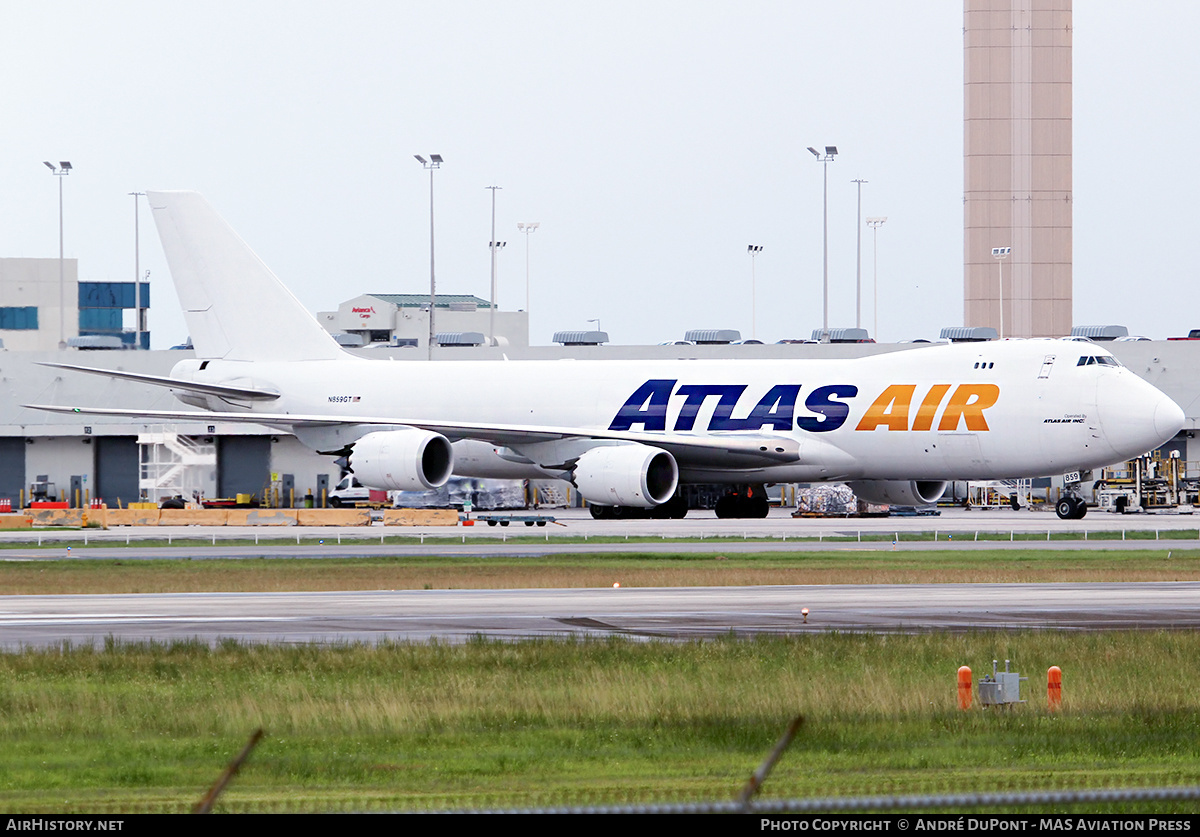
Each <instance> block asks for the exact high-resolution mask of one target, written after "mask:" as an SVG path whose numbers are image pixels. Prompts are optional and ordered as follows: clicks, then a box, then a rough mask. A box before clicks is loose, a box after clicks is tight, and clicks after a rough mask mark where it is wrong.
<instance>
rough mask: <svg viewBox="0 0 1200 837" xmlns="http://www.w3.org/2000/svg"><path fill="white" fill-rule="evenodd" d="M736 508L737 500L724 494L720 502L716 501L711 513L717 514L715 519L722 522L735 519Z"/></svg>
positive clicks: (730, 495)
mask: <svg viewBox="0 0 1200 837" xmlns="http://www.w3.org/2000/svg"><path fill="white" fill-rule="evenodd" d="M737 506H738V502H737V498H736V497H734V496H733V495H732V494H726V495H725V496H724V497H722V498H721V499H720V500H717V505H716V506H715V507H714V508H713V511H715V512H716V513H717V517H719V518H721V519H722V520H724V519H727V518H731V517H737Z"/></svg>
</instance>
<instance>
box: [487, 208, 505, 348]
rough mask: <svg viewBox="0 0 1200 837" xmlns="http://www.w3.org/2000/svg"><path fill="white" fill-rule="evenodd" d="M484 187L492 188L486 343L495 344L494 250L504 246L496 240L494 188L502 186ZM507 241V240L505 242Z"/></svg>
mask: <svg viewBox="0 0 1200 837" xmlns="http://www.w3.org/2000/svg"><path fill="white" fill-rule="evenodd" d="M483 188H485V189H491V190H492V240H491V241H489V242H488V249H490V250H491V251H492V299H491V308H489V309H488V345H489V346H495V345H496V251H497V250H499V249H500V248H501V247H503V246H504V243H501V242H497V241H496V190H497V189H502V188H504V187H503V186H484V187H483ZM505 243H507V242H505Z"/></svg>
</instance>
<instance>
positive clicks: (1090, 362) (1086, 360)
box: [1075, 355, 1121, 366]
mask: <svg viewBox="0 0 1200 837" xmlns="http://www.w3.org/2000/svg"><path fill="white" fill-rule="evenodd" d="M1075 365H1076V366H1097V365H1099V366H1120V365H1121V363H1120V361H1118V360H1117V359H1116V358H1115V357H1110V356H1108V355H1100V356H1096V355H1084V356H1083V357H1081V358H1079V363H1077V364H1075Z"/></svg>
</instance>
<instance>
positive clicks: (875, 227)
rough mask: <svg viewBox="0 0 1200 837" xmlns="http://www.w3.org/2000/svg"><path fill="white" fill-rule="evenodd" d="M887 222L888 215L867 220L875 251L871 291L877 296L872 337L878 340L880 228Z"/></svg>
mask: <svg viewBox="0 0 1200 837" xmlns="http://www.w3.org/2000/svg"><path fill="white" fill-rule="evenodd" d="M886 220H887V216H886V215H879V216H876V217H874V218H868V219H867V226H868V227H870V228H871V244H872V249H873V251H874V252H873V256H872V259H873V265H872V274H871V290H872V292H873V293H874V296H875V300H874V303H873V304H872V313H873V314H874V316H875V326H874V328H872V329H871V336H872V337H874V338H875V339H876V340H878V339H879V228H880V227H881V226H883V222H884V221H886Z"/></svg>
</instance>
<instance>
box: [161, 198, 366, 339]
mask: <svg viewBox="0 0 1200 837" xmlns="http://www.w3.org/2000/svg"><path fill="white" fill-rule="evenodd" d="M146 198H147V200H148V201H149V202H150V208H151V209H152V210H153V211H154V222H155V224H156V225H157V227H158V235H159V238H160V239H161V240H162V245H163V251H164V253H165V254H166V257H167V264H168V266H169V267H170V269H171V278H172V279H173V280H174V282H175V290H176V292H177V293H178V294H179V302H180V304H181V305H182V306H183V314H184V318H185V319H186V320H187V324H188V329H189V330H190V331H191V335H192V344H193V345H194V346H195V347H196V356H197V357H199V358H203V359H213V360H215V359H218V358H224V359H227V360H329V359H333V358H338V357H342V356H344V352H343V351H342V348H341V347H340V346H339V345H338V344H337V342H336V341H335V340H334V339H333V337H332V336H331V335H330V334H329V333H328V332H326V331H325V329H323V328H321V326H320V324H319V323H318V322H317V321H316V319H315V318H314V317H313V316H312V314H310V313H309V312H308V310H307V309H305V307H304V306H303V305H301V304H300V301H299V300H297V299H296V297H294V296H293V295H292V293H291V291H289V290H288V289H287V288H286V287H285V286H284V285H283V283H282V282H280V281H279V279H278V278H277V277H276V276H275V274H274V273H272V272H271V270H270V268H268V267H267V266H266V264H264V263H263V261H262V259H260V258H259V257H258V256H257V255H255V253H254V251H253V250H251V249H250V248H249V247H248V246H247V245H246V242H244V241H242V239H241V238H240V237H239V236H238V234H237V233H236V232H234V231H233V228H232V227H230V226H229V224H227V223H226V222H225V219H224V218H222V217H221V216H220V215H218V214H217V212H216V210H215V209H213V208H212V206H211V205H210V204H209V203H208V201H206V200H205V199H204V197H203V196H202V195H201V194H200V193H198V192H147V193H146Z"/></svg>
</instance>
